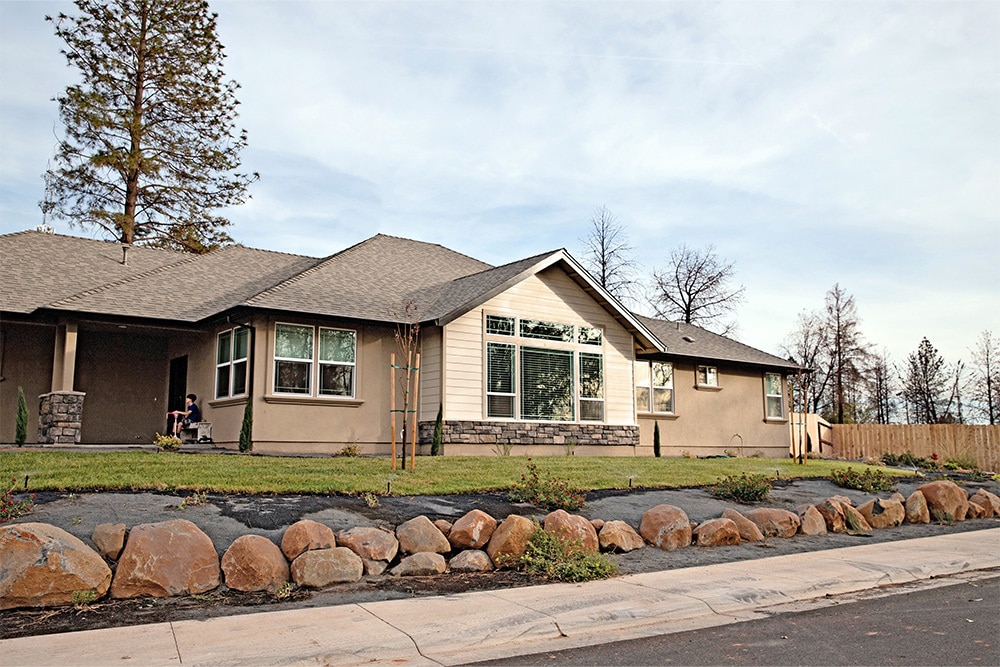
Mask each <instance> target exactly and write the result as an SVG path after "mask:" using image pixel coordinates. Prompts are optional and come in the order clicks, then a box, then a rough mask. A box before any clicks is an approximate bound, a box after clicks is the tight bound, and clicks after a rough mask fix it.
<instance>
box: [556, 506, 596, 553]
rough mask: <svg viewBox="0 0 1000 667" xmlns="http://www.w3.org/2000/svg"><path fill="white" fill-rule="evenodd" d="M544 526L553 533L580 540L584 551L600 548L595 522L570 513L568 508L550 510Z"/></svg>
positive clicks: (576, 540)
mask: <svg viewBox="0 0 1000 667" xmlns="http://www.w3.org/2000/svg"><path fill="white" fill-rule="evenodd" d="M542 527H543V528H544V529H545V530H547V531H548V532H550V533H552V534H553V535H559V536H560V537H562V538H563V539H566V540H571V541H575V542H579V543H580V545H581V546H582V547H583V550H584V551H592V552H596V551H599V550H600V543H599V542H598V541H597V531H596V530H594V524H592V523H590V521H589V520H587V519H585V518H583V517H582V516H580V515H578V514H570V513H569V512H567V511H566V510H555V511H554V512H549V514H548V515H547V516H546V517H545V521H544V523H543V524H542Z"/></svg>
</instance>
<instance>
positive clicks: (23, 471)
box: [0, 450, 843, 496]
mask: <svg viewBox="0 0 1000 667" xmlns="http://www.w3.org/2000/svg"><path fill="white" fill-rule="evenodd" d="M533 461H534V463H536V464H537V466H538V469H539V471H541V472H543V473H548V474H550V475H552V476H553V477H558V478H560V479H564V480H566V481H567V482H568V484H569V486H571V487H573V488H576V489H580V490H583V491H589V490H593V489H622V488H627V487H628V486H629V483H630V482H631V485H632V486H633V487H635V488H659V487H684V486H705V485H708V484H714V483H715V482H717V481H718V479H719V478H720V477H724V476H726V475H736V474H740V473H744V472H745V473H750V474H762V475H768V476H772V477H773V476H777V477H780V478H794V477H829V475H830V472H831V470H833V468H834V467H836V466H837V465H840V466H843V463H842V462H841V463H838V462H836V461H810V462H809V463H808V465H798V464H796V463H795V462H794V461H793V460H791V459H751V458H730V459H684V458H632V457H622V458H617V457H582V456H548V457H535V458H534V459H533ZM527 464H528V459H527V458H526V457H494V456H476V457H472V456H469V457H465V456H463V457H458V456H454V457H452V456H448V457H444V456H429V457H421V458H419V459H417V464H416V470H415V471H413V472H410V471H409V470H400V469H397V470H391V469H390V461H389V459H387V458H367V457H361V458H354V457H351V458H339V457H338V458H292V457H273V456H219V455H210V454H194V455H192V454H175V453H170V452H109V453H78V452H39V451H27V452H21V451H10V450H8V451H5V452H0V479H5V477H4V476H6V479H11V478H13V477H17V478H18V480H19V481H21V480H23V479H24V476H25V475H28V476H29V477H30V480H29V490H30V491H74V492H82V491H196V492H205V491H207V492H213V493H263V494H267V493H315V494H350V495H359V494H364V493H374V494H379V495H381V494H384V493H386V490H387V486H388V485H390V484H391V492H392V495H397V496H406V495H443V494H449V493H474V492H479V491H494V490H501V489H507V488H509V487H510V486H512V485H513V484H514V483H515V482H517V481H519V480H520V478H521V474H522V473H524V472H525V471H526V470H527Z"/></svg>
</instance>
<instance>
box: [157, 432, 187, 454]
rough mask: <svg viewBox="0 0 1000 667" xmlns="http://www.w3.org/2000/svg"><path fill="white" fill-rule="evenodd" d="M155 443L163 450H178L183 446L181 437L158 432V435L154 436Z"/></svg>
mask: <svg viewBox="0 0 1000 667" xmlns="http://www.w3.org/2000/svg"><path fill="white" fill-rule="evenodd" d="M153 444H154V445H156V447H157V449H159V450H160V451H161V452H176V451H177V450H178V449H180V448H181V439H180V438H177V437H175V436H172V435H160V434H159V433H157V434H156V437H155V438H153Z"/></svg>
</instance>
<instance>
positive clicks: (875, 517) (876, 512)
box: [858, 498, 906, 528]
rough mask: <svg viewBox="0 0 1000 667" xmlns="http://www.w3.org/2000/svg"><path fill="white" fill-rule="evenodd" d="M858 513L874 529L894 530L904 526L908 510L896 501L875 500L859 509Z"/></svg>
mask: <svg viewBox="0 0 1000 667" xmlns="http://www.w3.org/2000/svg"><path fill="white" fill-rule="evenodd" d="M858 512H860V513H861V516H863V517H864V518H865V521H867V522H868V525H869V526H871V527H872V528H894V527H895V526H899V525H902V523H903V519H905V518H906V509H904V508H903V505H902V504H901V503H899V502H897V501H895V500H883V499H882V498H875V499H874V500H869V501H868V502H867V503H865V504H864V505H860V506H859V507H858Z"/></svg>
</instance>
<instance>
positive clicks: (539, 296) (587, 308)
mask: <svg viewBox="0 0 1000 667" xmlns="http://www.w3.org/2000/svg"><path fill="white" fill-rule="evenodd" d="M484 313H486V314H492V315H506V316H516V317H524V318H534V319H539V320H547V321H552V322H560V323H564V324H574V325H585V326H591V327H598V328H601V329H603V330H604V350H603V351H604V378H605V422H606V423H608V424H635V411H634V409H633V407H632V359H633V345H634V344H633V339H632V335H631V333H629V332H628V331H627V330H626V329H625V328H624V327H623V326H622V325H621V324H619V323H618V321H617V320H615V319H614V318H613V317H612V316H611V314H610V313H608V311H606V310H605V309H604V308H603V307H601V306H600V305H599V304H598V303H597V302H596V301H594V299H593V297H591V296H590V295H589V294H587V293H586V292H585V291H584V290H583V289H582V288H581V287H580V286H579V285H578V284H577V283H576V282H574V281H573V279H572V278H570V277H569V276H568V275H567V274H566V272H565V271H563V270H562V269H560V268H558V267H553V268H550V269H547V270H545V271H542V272H540V273H538V274H536V275H534V276H531V277H529V278H527V279H525V280H523V281H521V282H520V283H518V284H517V285H515V286H513V287H511V288H510V289H508V290H507V291H505V292H504V293H502V294H499V295H497V296H495V297H493V298H492V299H490V300H489V301H487V302H486V303H485V304H483V305H482V306H481V307H479V308H475V309H473V310H471V311H470V312H468V313H466V314H465V315H463V316H461V317H459V318H458V319H456V320H455V321H453V322H451V323H449V324H448V325H446V326H445V328H444V340H443V347H444V371H443V388H442V391H443V394H444V396H445V408H444V418H445V419H446V420H483V419H486V413H485V408H484V404H485V400H486V398H485V391H486V388H485V382H484V379H483V368H484V364H485V345H484V342H483V341H484V339H483V326H484ZM532 344H533V345H537V346H538V347H545V342H544V341H537V342H535V341H532ZM577 414H579V411H577ZM429 418H430V419H433V415H432V416H430V417H429Z"/></svg>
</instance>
